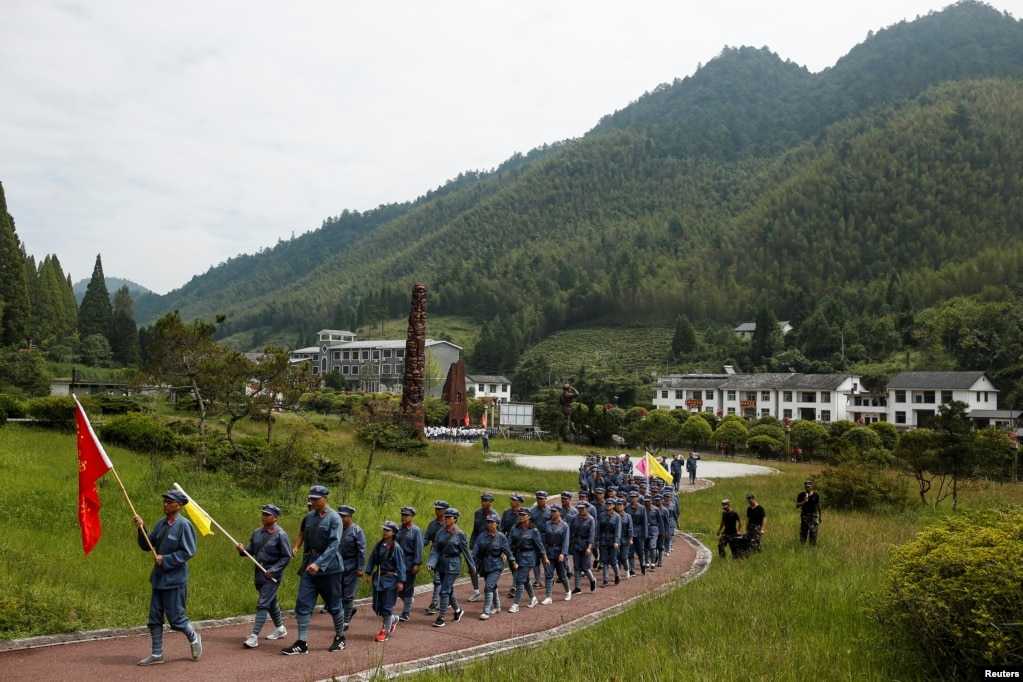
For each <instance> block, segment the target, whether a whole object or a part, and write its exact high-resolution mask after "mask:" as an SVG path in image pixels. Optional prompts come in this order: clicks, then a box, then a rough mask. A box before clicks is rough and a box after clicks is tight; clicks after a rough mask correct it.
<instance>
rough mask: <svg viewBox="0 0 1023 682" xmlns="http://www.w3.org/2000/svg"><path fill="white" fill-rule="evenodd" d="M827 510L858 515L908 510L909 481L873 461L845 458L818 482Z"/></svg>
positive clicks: (822, 473) (825, 471)
mask: <svg viewBox="0 0 1023 682" xmlns="http://www.w3.org/2000/svg"><path fill="white" fill-rule="evenodd" d="M817 488H818V490H819V491H820V494H821V497H822V498H823V500H822V502H823V503H824V504H826V505H827V506H828V507H834V508H836V509H848V510H859V511H874V510H877V509H897V510H901V509H903V508H905V506H906V480H905V477H904V476H902V475H901V474H897V473H893V472H891V471H890V470H888V469H886V468H884V467H882V466H879V465H878V464H876V463H874V462H872V461H864V460H860V459H855V458H845V459H843V460H842V461H841V462H839V464H838V465H837V466H833V467H828V468H827V469H825V470H824V471H823V472H821V475H820V476H819V477H818V479H817Z"/></svg>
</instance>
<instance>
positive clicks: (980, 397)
mask: <svg viewBox="0 0 1023 682" xmlns="http://www.w3.org/2000/svg"><path fill="white" fill-rule="evenodd" d="M977 402H978V403H986V402H987V391H977Z"/></svg>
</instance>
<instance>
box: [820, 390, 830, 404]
mask: <svg viewBox="0 0 1023 682" xmlns="http://www.w3.org/2000/svg"><path fill="white" fill-rule="evenodd" d="M821 402H822V403H830V402H831V391H821Z"/></svg>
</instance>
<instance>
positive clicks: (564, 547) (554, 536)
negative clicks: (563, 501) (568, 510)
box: [540, 504, 572, 605]
mask: <svg viewBox="0 0 1023 682" xmlns="http://www.w3.org/2000/svg"><path fill="white" fill-rule="evenodd" d="M561 512H562V507H561V505H560V504H552V505H551V520H550V521H548V522H547V533H546V534H545V540H544V542H545V544H546V552H547V569H546V570H545V571H544V590H545V592H546V593H547V596H546V597H545V598H544V600H543V601H542V602H540V603H541V604H544V605H547V604H551V603H552V602H553V601H554V600H553V598H552V597H553V596H554V575H555V573H557V576H558V582H559V583H561V584H562V585H564V586H565V601H569V600H570V599H572V588H571V586H570V585H569V584H568V568H567V566H566V564H567V562H568V556H569V554H568V541H569V536H570V535H571V530H570V529H569V527H568V523H566V522H565V521H562V520H561Z"/></svg>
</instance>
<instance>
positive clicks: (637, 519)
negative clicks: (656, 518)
mask: <svg viewBox="0 0 1023 682" xmlns="http://www.w3.org/2000/svg"><path fill="white" fill-rule="evenodd" d="M625 513H627V514H628V515H629V516H630V517H632V544H631V545H630V546H629V577H630V578H634V577H636V557H637V556H639V570H640V572H641V573H642V574H643V575H646V527H647V516H646V507H645V506H644V500H643V499H642V497H641V496H640V494H639V493H638V492H636V491H635V490H634V491H632V492H630V493H629V505H628V506H627V507H626V508H625Z"/></svg>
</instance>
